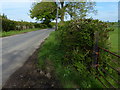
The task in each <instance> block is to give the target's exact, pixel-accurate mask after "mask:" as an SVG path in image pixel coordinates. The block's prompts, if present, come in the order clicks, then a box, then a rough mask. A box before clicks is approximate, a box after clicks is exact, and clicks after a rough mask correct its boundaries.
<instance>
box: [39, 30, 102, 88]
mask: <svg viewBox="0 0 120 90" xmlns="http://www.w3.org/2000/svg"><path fill="white" fill-rule="evenodd" d="M64 54H65V52H64V51H63V50H62V48H60V38H59V31H55V32H52V33H51V34H50V36H49V37H48V38H47V40H45V42H44V43H43V44H42V46H41V48H40V50H39V53H38V58H39V64H38V65H39V67H40V68H41V69H44V68H45V61H46V60H49V61H51V62H52V63H53V65H54V69H55V76H56V78H57V79H58V80H59V81H60V83H61V85H62V86H63V88H101V87H102V85H101V84H100V82H99V81H97V80H96V79H95V77H94V76H92V75H91V74H90V73H88V72H87V71H84V72H83V73H79V72H77V71H76V70H75V68H73V67H71V66H64V65H63V64H62V60H63V57H64Z"/></svg>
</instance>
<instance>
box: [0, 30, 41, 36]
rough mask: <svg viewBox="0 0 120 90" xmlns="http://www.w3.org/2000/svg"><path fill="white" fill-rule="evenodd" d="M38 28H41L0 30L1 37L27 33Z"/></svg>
mask: <svg viewBox="0 0 120 90" xmlns="http://www.w3.org/2000/svg"><path fill="white" fill-rule="evenodd" d="M36 30H40V28H34V29H25V30H19V31H18V30H16V31H15V30H14V31H13V30H11V31H9V32H0V37H6V36H11V35H16V34H22V33H26V32H31V31H36Z"/></svg>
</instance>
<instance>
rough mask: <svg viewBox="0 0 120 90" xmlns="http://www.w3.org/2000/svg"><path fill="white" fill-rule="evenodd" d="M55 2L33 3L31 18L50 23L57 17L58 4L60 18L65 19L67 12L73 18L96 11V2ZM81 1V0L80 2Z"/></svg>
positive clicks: (82, 16)
mask: <svg viewBox="0 0 120 90" xmlns="http://www.w3.org/2000/svg"><path fill="white" fill-rule="evenodd" d="M53 1H54V2H40V3H36V4H34V5H33V7H32V8H31V10H30V16H31V18H36V20H42V21H43V23H45V24H48V23H50V22H51V21H52V20H54V19H55V17H56V10H57V5H58V6H59V18H60V19H61V21H64V16H65V15H66V13H67V14H68V15H70V17H71V19H77V18H85V17H86V16H87V15H88V14H89V13H95V12H96V10H95V9H94V6H95V3H94V2H83V1H84V0H79V2H66V1H65V0H59V2H56V0H53ZM80 1H81V2H80Z"/></svg>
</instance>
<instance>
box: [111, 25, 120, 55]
mask: <svg viewBox="0 0 120 90" xmlns="http://www.w3.org/2000/svg"><path fill="white" fill-rule="evenodd" d="M112 28H114V31H111V32H110V33H109V35H110V43H111V49H110V50H111V51H112V52H117V53H118V51H119V48H118V35H119V33H118V26H117V25H114V26H112Z"/></svg>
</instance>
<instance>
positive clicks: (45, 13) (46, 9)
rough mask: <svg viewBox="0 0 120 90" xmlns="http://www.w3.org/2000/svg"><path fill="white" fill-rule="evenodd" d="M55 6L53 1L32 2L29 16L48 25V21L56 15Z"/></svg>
mask: <svg viewBox="0 0 120 90" xmlns="http://www.w3.org/2000/svg"><path fill="white" fill-rule="evenodd" d="M56 7H57V5H56V4H55V3H54V2H40V3H34V4H33V7H32V8H31V10H30V17H31V18H35V19H36V20H40V21H42V22H43V23H44V24H46V25H48V26H49V23H50V22H51V21H52V20H54V19H55V17H56Z"/></svg>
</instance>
